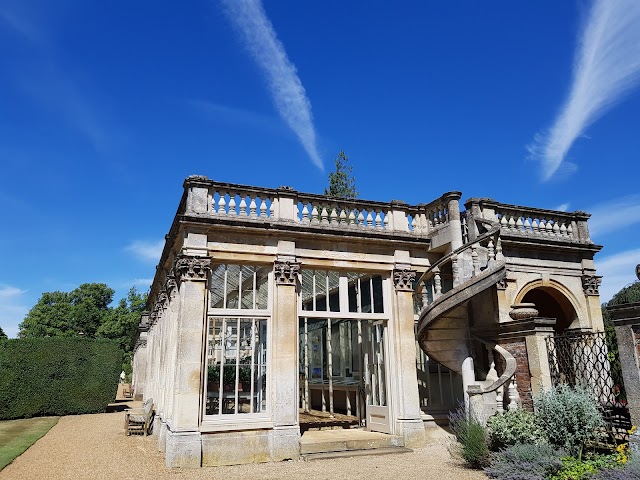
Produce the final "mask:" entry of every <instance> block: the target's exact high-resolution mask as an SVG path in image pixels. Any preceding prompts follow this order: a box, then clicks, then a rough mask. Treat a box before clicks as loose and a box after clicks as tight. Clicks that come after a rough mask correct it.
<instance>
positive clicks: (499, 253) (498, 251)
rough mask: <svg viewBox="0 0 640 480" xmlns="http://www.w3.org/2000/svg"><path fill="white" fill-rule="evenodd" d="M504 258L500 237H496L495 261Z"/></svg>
mask: <svg viewBox="0 0 640 480" xmlns="http://www.w3.org/2000/svg"><path fill="white" fill-rule="evenodd" d="M503 260H504V255H503V254H502V239H501V238H500V237H498V241H497V242H496V261H498V262H502V261H503Z"/></svg>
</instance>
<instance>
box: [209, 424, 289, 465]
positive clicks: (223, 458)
mask: <svg viewBox="0 0 640 480" xmlns="http://www.w3.org/2000/svg"><path fill="white" fill-rule="evenodd" d="M299 457H300V430H299V427H297V426H296V427H284V428H275V429H273V430H248V431H239V432H220V433H203V434H202V466H219V465H239V464H244V463H262V462H277V461H282V460H295V459H298V458H299Z"/></svg>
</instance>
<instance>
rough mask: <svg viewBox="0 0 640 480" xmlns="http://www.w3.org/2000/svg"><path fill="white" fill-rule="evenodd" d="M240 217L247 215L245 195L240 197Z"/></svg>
mask: <svg viewBox="0 0 640 480" xmlns="http://www.w3.org/2000/svg"><path fill="white" fill-rule="evenodd" d="M239 216H240V217H246V216H247V202H246V200H245V197H244V195H243V196H241V197H240V215H239Z"/></svg>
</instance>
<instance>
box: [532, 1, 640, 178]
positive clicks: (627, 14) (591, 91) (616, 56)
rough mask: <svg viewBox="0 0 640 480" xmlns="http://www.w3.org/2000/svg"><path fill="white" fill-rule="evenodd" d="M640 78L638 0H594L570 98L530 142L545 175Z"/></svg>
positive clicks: (552, 172)
mask: <svg viewBox="0 0 640 480" xmlns="http://www.w3.org/2000/svg"><path fill="white" fill-rule="evenodd" d="M639 80H640V1H638V0H594V2H593V5H592V7H591V10H590V11H589V13H588V16H587V18H586V21H585V23H584V26H583V29H582V31H581V33H580V38H579V45H578V48H577V50H576V56H575V59H574V65H573V83H572V85H571V90H570V93H569V97H568V99H567V100H566V102H565V104H564V105H563V107H562V109H561V111H560V114H559V115H558V117H557V118H556V120H555V123H554V124H553V126H552V127H551V128H550V129H549V130H548V132H544V133H539V134H537V135H536V137H535V140H534V142H533V144H532V145H529V146H528V150H529V153H530V154H531V157H532V158H534V159H537V160H539V161H540V162H541V166H542V178H543V180H545V181H546V180H549V179H550V178H551V176H552V175H553V174H554V173H555V172H556V171H557V170H558V169H559V168H560V166H561V165H562V163H563V162H564V161H565V157H566V155H567V152H568V151H569V149H570V148H571V146H572V145H573V143H574V142H575V140H576V138H578V137H579V136H581V135H582V134H583V133H584V131H585V129H586V128H587V127H589V126H590V125H591V124H592V123H593V122H595V121H596V120H597V119H599V118H600V117H601V116H602V115H603V114H604V113H605V112H606V111H607V110H608V109H609V108H611V107H612V106H613V105H614V104H615V103H616V102H618V101H619V100H620V99H621V98H622V97H623V96H624V95H625V94H626V93H629V91H630V90H631V89H633V88H634V87H635V86H636V85H637V84H638V81H639ZM565 166H571V165H567V164H566V163H565ZM573 167H575V166H573Z"/></svg>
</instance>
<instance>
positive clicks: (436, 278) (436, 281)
mask: <svg viewBox="0 0 640 480" xmlns="http://www.w3.org/2000/svg"><path fill="white" fill-rule="evenodd" d="M433 285H434V288H435V291H434V295H433V299H434V300H435V299H436V298H438V297H439V296H440V295H442V280H441V278H440V269H439V268H438V267H436V268H434V269H433Z"/></svg>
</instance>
